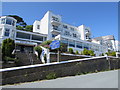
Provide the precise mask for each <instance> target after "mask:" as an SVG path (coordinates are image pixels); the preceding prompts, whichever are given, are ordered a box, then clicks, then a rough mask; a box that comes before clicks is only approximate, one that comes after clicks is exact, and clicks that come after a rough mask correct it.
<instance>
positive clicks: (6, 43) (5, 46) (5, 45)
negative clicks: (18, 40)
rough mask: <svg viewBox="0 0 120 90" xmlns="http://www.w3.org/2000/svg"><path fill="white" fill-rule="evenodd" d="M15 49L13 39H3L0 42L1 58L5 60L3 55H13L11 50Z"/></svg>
mask: <svg viewBox="0 0 120 90" xmlns="http://www.w3.org/2000/svg"><path fill="white" fill-rule="evenodd" d="M14 49H15V42H14V40H12V39H10V38H8V39H5V40H3V42H2V58H3V60H5V56H7V57H13V55H12V52H13V50H14Z"/></svg>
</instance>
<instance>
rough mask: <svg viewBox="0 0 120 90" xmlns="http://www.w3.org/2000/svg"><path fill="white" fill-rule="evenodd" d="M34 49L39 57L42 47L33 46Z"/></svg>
mask: <svg viewBox="0 0 120 90" xmlns="http://www.w3.org/2000/svg"><path fill="white" fill-rule="evenodd" d="M34 50H35V51H37V52H38V58H39V57H40V54H41V53H42V48H41V47H40V46H36V47H34Z"/></svg>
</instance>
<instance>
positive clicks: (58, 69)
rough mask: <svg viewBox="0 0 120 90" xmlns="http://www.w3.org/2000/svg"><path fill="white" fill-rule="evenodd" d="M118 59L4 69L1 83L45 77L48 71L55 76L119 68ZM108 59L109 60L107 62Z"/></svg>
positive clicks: (83, 60)
mask: <svg viewBox="0 0 120 90" xmlns="http://www.w3.org/2000/svg"><path fill="white" fill-rule="evenodd" d="M119 60H120V59H112V58H111V59H109V60H106V58H105V57H101V58H91V59H90V58H88V59H81V60H75V61H69V62H61V63H59V64H58V63H57V64H55V63H53V64H50V65H38V66H35V67H34V66H29V68H25V67H22V68H21V69H18V68H17V69H13V70H8V69H6V70H4V71H1V72H0V73H2V84H3V85H4V84H14V83H21V82H30V81H37V80H43V79H46V76H47V75H48V74H50V73H55V74H56V77H64V76H71V75H77V74H83V73H88V72H98V71H105V70H109V69H118V68H120V64H119V62H118V61H119ZM109 61H110V62H109Z"/></svg>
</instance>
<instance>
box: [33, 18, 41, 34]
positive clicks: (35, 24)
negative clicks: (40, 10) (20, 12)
mask: <svg viewBox="0 0 120 90" xmlns="http://www.w3.org/2000/svg"><path fill="white" fill-rule="evenodd" d="M38 25H40V21H37V20H36V21H35V22H34V23H33V32H38V33H39V32H40V29H38V28H37V26H38Z"/></svg>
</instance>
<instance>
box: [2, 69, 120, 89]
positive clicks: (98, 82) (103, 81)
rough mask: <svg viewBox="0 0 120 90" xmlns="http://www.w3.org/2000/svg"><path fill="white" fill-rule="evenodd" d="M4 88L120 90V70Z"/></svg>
mask: <svg viewBox="0 0 120 90" xmlns="http://www.w3.org/2000/svg"><path fill="white" fill-rule="evenodd" d="M3 88H118V70H114V71H106V72H99V73H92V74H86V75H79V76H70V77H63V78H58V79H53V80H43V81H35V82H29V83H21V84H16V85H5V86H3Z"/></svg>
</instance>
